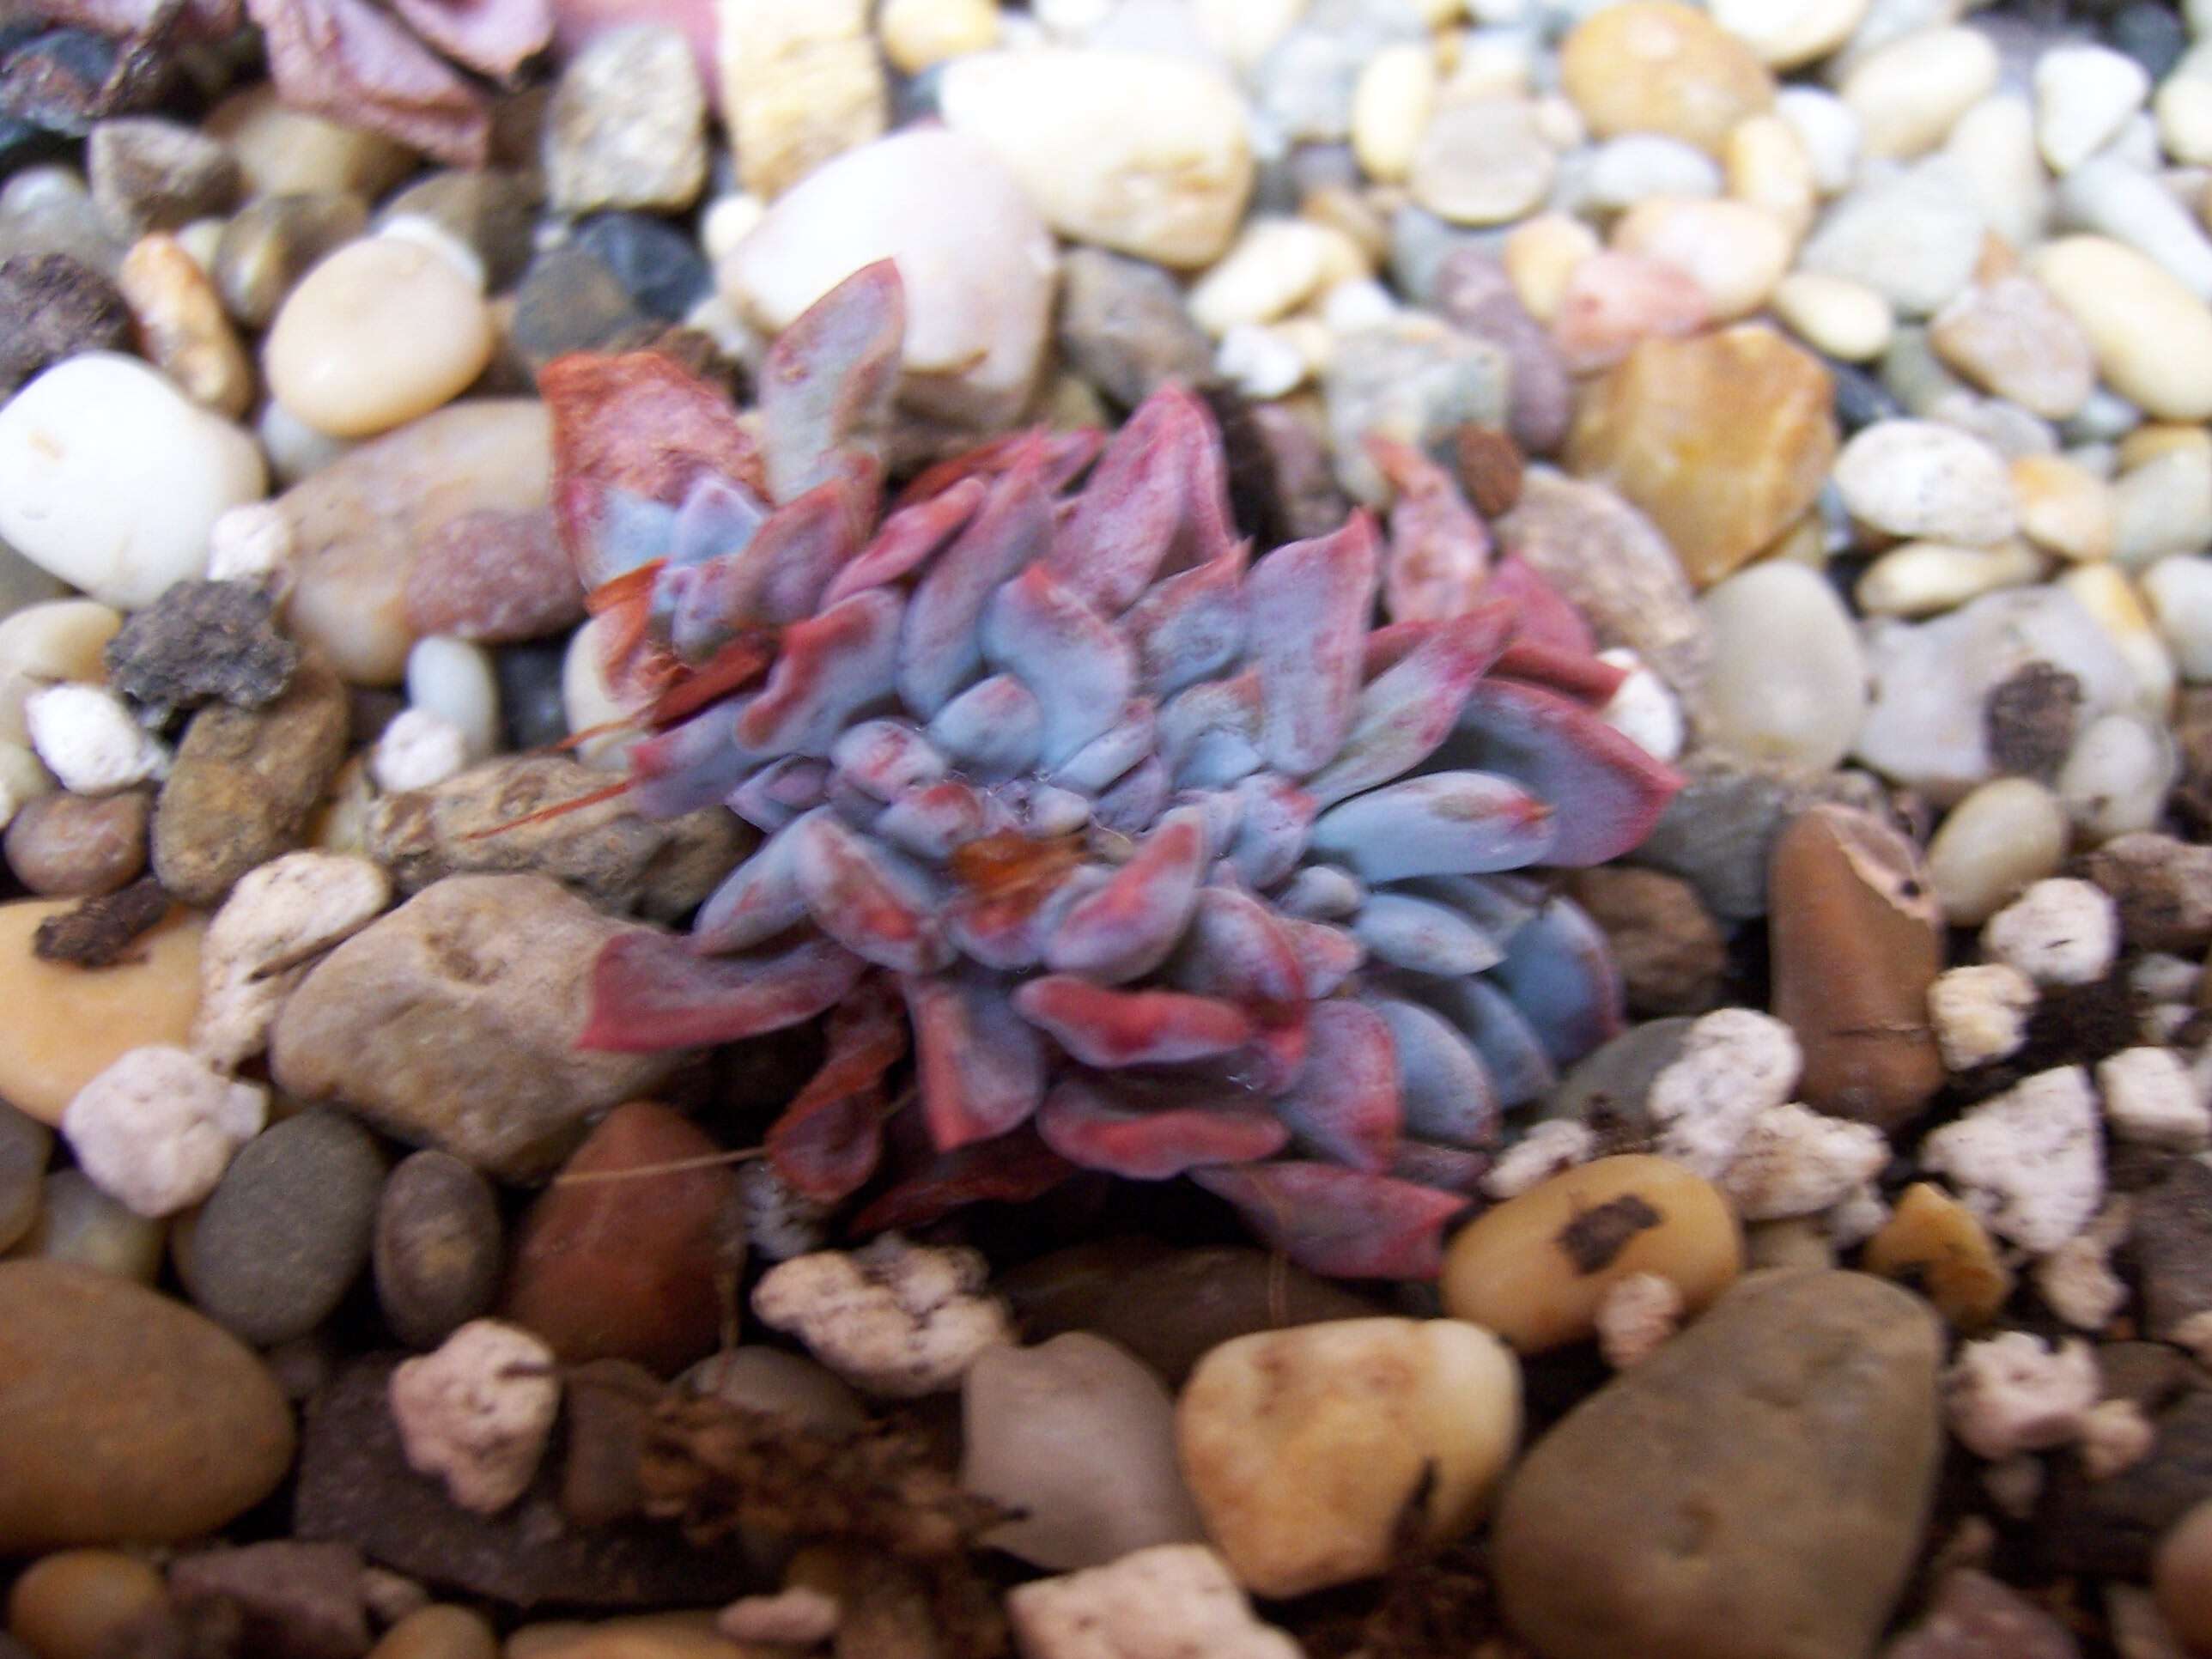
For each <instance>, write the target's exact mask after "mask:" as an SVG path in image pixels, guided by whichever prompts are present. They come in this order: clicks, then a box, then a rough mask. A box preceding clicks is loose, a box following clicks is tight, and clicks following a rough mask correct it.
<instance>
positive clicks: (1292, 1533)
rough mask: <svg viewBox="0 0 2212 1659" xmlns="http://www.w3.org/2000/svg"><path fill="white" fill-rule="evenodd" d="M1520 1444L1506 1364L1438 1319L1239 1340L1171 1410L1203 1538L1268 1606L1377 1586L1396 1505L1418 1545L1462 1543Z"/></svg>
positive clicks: (1397, 1517)
mask: <svg viewBox="0 0 2212 1659" xmlns="http://www.w3.org/2000/svg"><path fill="white" fill-rule="evenodd" d="M1520 1429H1521V1377H1520V1367H1519V1365H1518V1364H1516V1361H1515V1359H1514V1358H1513V1356H1512V1354H1511V1352H1509V1351H1508V1350H1507V1349H1506V1348H1505V1347H1504V1346H1503V1345H1502V1344H1501V1343H1499V1342H1498V1340H1497V1339H1496V1338H1495V1337H1493V1336H1492V1335H1491V1334H1489V1333H1488V1332H1486V1331H1484V1330H1480V1329H1479V1328H1475V1327H1474V1326H1472V1325H1467V1324H1462V1323H1460V1322H1456V1321H1451V1320H1431V1321H1426V1322H1420V1321H1414V1320H1410V1319H1358V1320H1346V1321H1343V1322H1335V1323H1330V1324H1322V1325H1305V1326H1300V1327H1298V1328H1296V1329H1293V1330H1287V1331H1274V1332H1268V1333H1266V1334H1260V1335H1255V1336H1244V1337H1239V1338H1237V1339H1236V1340H1234V1341H1231V1342H1227V1343H1225V1344H1223V1345H1222V1346H1220V1347H1218V1348H1216V1349H1215V1350H1214V1351H1213V1352H1212V1353H1210V1354H1208V1355H1207V1356H1206V1358H1204V1359H1202V1360H1200V1362H1199V1365H1198V1369H1197V1370H1194V1372H1192V1374H1191V1377H1190V1381H1189V1382H1188V1383H1186V1384H1184V1386H1183V1391H1182V1398H1181V1399H1180V1400H1179V1401H1177V1402H1176V1442H1177V1444H1178V1447H1179V1448H1180V1450H1181V1455H1182V1469H1183V1475H1184V1478H1185V1479H1186V1480H1188V1482H1189V1486H1190V1491H1191V1495H1192V1496H1193V1497H1194V1498H1195V1499H1196V1500H1197V1503H1198V1509H1199V1513H1200V1515H1201V1516H1203V1517H1204V1518H1205V1522H1206V1533H1207V1535H1208V1536H1209V1537H1210V1538H1211V1539H1212V1541H1213V1543H1214V1546H1215V1547H1217V1548H1218V1549H1219V1550H1220V1551H1221V1553H1222V1554H1223V1555H1224V1556H1225V1558H1226V1559H1228V1562H1229V1565H1230V1568H1231V1571H1233V1572H1235V1573H1236V1575H1237V1581H1238V1582H1239V1583H1242V1584H1243V1585H1244V1587H1245V1588H1246V1589H1250V1590H1253V1591H1255V1592H1256V1593H1257V1594H1260V1595H1267V1596H1287V1595H1301V1594H1304V1592H1306V1591H1308V1590H1313V1589H1325V1588H1327V1587H1328V1586H1330V1585H1333V1584H1342V1583H1351V1582H1352V1581H1354V1580H1357V1579H1360V1578H1367V1577H1375V1576H1376V1575H1378V1574H1380V1573H1382V1572H1383V1571H1385V1570H1387V1569H1388V1567H1389V1565H1390V1562H1391V1560H1392V1559H1393V1555H1394V1553H1395V1548H1396V1547H1397V1535H1398V1531H1399V1525H1400V1521H1401V1515H1402V1513H1403V1511H1404V1510H1405V1509H1406V1507H1407V1504H1408V1502H1409V1501H1413V1500H1415V1499H1418V1500H1419V1502H1420V1505H1421V1510H1422V1513H1423V1517H1424V1519H1425V1523H1426V1524H1425V1534H1426V1536H1427V1538H1428V1540H1429V1541H1430V1542H1431V1543H1432V1544H1442V1543H1444V1542H1448V1541H1450V1540H1452V1539H1454V1538H1455V1537H1457V1536H1459V1535H1460V1534H1463V1533H1465V1532H1467V1531H1468V1530H1470V1529H1471V1528H1473V1527H1474V1524H1475V1522H1477V1521H1478V1520H1480V1518H1481V1515H1482V1512H1483V1510H1485V1508H1486V1506H1487V1504H1488V1501H1489V1498H1490V1495H1491V1491H1492V1487H1493V1486H1494V1485H1495V1484H1496V1482H1497V1480H1498V1476H1499V1474H1501V1473H1502V1472H1503V1471H1504V1468H1505V1466H1506V1464H1507V1462H1509V1461H1510V1459H1511V1457H1512V1455H1513V1451H1514V1448H1515V1445H1516V1442H1517V1441H1518V1440H1519V1438H1520Z"/></svg>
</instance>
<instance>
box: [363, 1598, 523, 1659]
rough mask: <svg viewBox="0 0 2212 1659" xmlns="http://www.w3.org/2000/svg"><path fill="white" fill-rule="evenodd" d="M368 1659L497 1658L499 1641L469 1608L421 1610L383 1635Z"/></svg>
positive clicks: (483, 1621)
mask: <svg viewBox="0 0 2212 1659" xmlns="http://www.w3.org/2000/svg"><path fill="white" fill-rule="evenodd" d="M368 1659H499V1638H497V1637H496V1636H495V1635H493V1634H492V1628H491V1626H490V1624H489V1622H488V1621H487V1620H485V1618H484V1616H483V1614H482V1613H477V1612H474V1611H472V1610H471V1609H470V1608H468V1607H446V1606H435V1607H421V1608H418V1609H416V1611H415V1612H413V1613H409V1614H408V1615H407V1616H406V1617H405V1618H404V1619H402V1620H400V1621H399V1622H398V1624H396V1625H394V1626H392V1628H391V1629H390V1630H388V1631H386V1632H384V1635H383V1637H382V1638H380V1640H379V1641H378V1642H377V1644H376V1645H375V1646H374V1647H373V1648H371V1649H370V1650H368Z"/></svg>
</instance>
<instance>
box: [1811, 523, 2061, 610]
mask: <svg viewBox="0 0 2212 1659" xmlns="http://www.w3.org/2000/svg"><path fill="white" fill-rule="evenodd" d="M2044 568H2045V560H2044V557H2043V556H2042V555H2041V554H2039V553H2038V552H2036V551H2035V550H2033V548H2030V547H2028V546H2027V544H2024V543H2022V542H2020V541H2017V540H2015V541H2009V542H2007V543H2005V544H2002V546H1998V547H1952V546H1948V545H1947V544H1944V543H1942V542H1907V543H1906V544H1905V545H1903V546H1902V547H1896V548H1893V549H1891V550H1889V551H1888V552H1887V553H1885V554H1883V555H1882V556H1881V557H1880V558H1878V559H1876V560H1875V562H1873V563H1872V564H1871V565H1869V566H1868V567H1867V568H1866V571H1865V574H1863V575H1862V576H1861V577H1860V578H1859V580H1858V585H1857V586H1856V587H1855V588H1854V589H1853V590H1852V597H1853V598H1854V599H1857V601H1858V607H1859V610H1860V611H1862V612H1863V613H1864V614H1866V615H1868V616H1881V617H1926V616H1932V615H1935V614H1936V613H1937V612H1939V611H1953V610H1956V609H1957V608H1958V607H1959V606H1960V605H1964V604H1966V601H1967V600H1969V599H1979V598H1980V597H1981V596H1982V595H1983V594H1984V593H1990V592H1996V590H1998V589H1999V588H2004V587H2018V586H2022V585H2024V584H2026V583H2028V582H2032V581H2034V580H2036V579H2037V578H2038V577H2039V576H2041V575H2042V574H2044Z"/></svg>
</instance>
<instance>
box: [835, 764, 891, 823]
mask: <svg viewBox="0 0 2212 1659" xmlns="http://www.w3.org/2000/svg"><path fill="white" fill-rule="evenodd" d="M822 796H823V804H824V805H827V806H828V807H829V810H830V811H832V812H834V813H835V814H836V817H837V819H838V821H839V822H840V823H843V824H844V825H846V826H847V827H848V829H854V830H857V831H858V832H859V833H860V834H861V835H863V836H871V835H873V834H874V833H875V829H876V820H877V819H878V818H879V817H883V815H884V804H883V802H881V801H879V800H878V799H876V798H875V797H874V796H873V795H872V794H870V793H868V792H867V791H866V790H865V789H863V788H861V787H860V785H859V784H857V783H855V782H854V781H852V779H850V778H848V777H847V776H846V775H844V774H843V773H842V772H840V771H837V770H836V769H832V770H831V772H830V774H829V782H828V783H826V784H824V785H823V787H822Z"/></svg>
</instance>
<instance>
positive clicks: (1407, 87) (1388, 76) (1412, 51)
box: [1352, 41, 1437, 185]
mask: <svg viewBox="0 0 2212 1659" xmlns="http://www.w3.org/2000/svg"><path fill="white" fill-rule="evenodd" d="M1436 101H1437V64H1436V54H1435V52H1432V51H1431V49H1430V48H1429V47H1428V46H1426V45H1425V44H1424V43H1421V42H1417V41H1406V42H1401V43H1400V44H1397V45H1395V46H1384V47H1383V48H1381V49H1380V50H1379V51H1377V52H1375V53H1374V54H1373V55H1372V56H1371V57H1370V58H1368V59H1367V61H1366V62H1365V63H1364V64H1362V65H1360V70H1359V79H1358V82H1356V83H1354V85H1353V88H1352V154H1353V155H1355V156H1357V157H1358V160H1359V165H1360V166H1361V167H1363V168H1364V169H1365V171H1366V173H1367V176H1368V177H1369V178H1370V179H1374V180H1375V181H1376V183H1378V184H1385V185H1396V184H1403V183H1404V182H1405V179H1406V175H1407V173H1411V172H1412V171H1413V157H1414V156H1415V155H1417V154H1419V150H1420V147H1421V135H1422V134H1423V133H1424V132H1425V131H1427V130H1428V125H1429V118H1430V116H1431V113H1432V112H1434V111H1435V108H1436Z"/></svg>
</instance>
